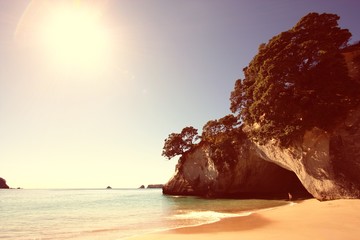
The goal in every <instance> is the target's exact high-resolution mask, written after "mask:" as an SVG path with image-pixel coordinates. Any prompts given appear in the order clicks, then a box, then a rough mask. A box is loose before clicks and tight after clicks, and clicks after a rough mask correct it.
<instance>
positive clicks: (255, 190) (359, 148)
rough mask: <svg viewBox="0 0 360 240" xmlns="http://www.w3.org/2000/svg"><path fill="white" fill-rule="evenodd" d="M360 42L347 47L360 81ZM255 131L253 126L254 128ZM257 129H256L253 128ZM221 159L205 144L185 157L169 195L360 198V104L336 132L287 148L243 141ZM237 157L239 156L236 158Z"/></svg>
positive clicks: (318, 133) (314, 132)
mask: <svg viewBox="0 0 360 240" xmlns="http://www.w3.org/2000/svg"><path fill="white" fill-rule="evenodd" d="M359 46H360V43H359V44H357V45H354V46H353V47H352V48H349V49H348V50H347V51H345V52H344V53H343V54H344V58H345V61H346V64H347V66H348V70H349V71H348V73H349V76H350V77H351V78H352V79H354V81H360V80H359V79H360V49H359ZM248 128H249V129H250V127H248ZM250 131H251V130H250ZM226 148H227V149H226V151H225V152H228V151H230V152H233V153H234V154H232V157H225V158H222V159H221V161H219V160H218V159H217V157H216V155H217V154H216V151H217V150H216V149H214V148H213V146H211V145H210V144H206V143H201V144H199V145H197V146H196V147H194V148H193V149H192V150H191V151H189V152H187V153H185V154H183V155H182V157H181V158H180V159H179V163H178V165H177V168H176V172H175V175H174V176H173V177H172V178H171V179H170V180H169V182H168V183H167V184H165V185H164V188H163V192H164V193H165V194H176V195H198V196H210V197H211V196H212V197H239V198H286V196H287V193H291V195H292V196H294V197H295V198H296V197H306V196H308V194H311V195H312V196H313V197H315V198H317V199H319V200H331V199H340V198H360V174H359V173H360V106H358V107H357V108H355V109H352V110H351V111H349V113H348V115H347V117H345V119H343V120H342V121H339V122H338V123H337V124H336V125H335V126H334V127H333V128H332V130H331V131H329V132H326V131H323V130H321V129H318V128H313V129H311V130H309V131H307V132H305V134H304V136H303V138H302V139H301V140H298V141H293V143H292V144H290V146H288V147H286V148H285V147H282V146H281V145H280V144H279V143H278V142H277V141H276V140H271V141H269V142H267V143H265V144H262V145H260V144H257V143H256V142H254V141H252V140H251V139H243V140H241V141H239V142H237V143H236V144H234V145H232V146H231V147H230V148H229V146H226ZM234 156H235V157H234Z"/></svg>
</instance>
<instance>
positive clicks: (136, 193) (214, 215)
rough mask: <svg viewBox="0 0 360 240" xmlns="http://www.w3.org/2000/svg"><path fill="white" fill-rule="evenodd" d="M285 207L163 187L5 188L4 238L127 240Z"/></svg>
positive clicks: (0, 229)
mask: <svg viewBox="0 0 360 240" xmlns="http://www.w3.org/2000/svg"><path fill="white" fill-rule="evenodd" d="M283 204H286V202H284V201H266V200H226V199H217V200H209V199H200V198H195V197H173V196H164V195H162V193H161V189H111V190H105V189H104V190H103V189H76V190H75V189H70V190H23V189H21V190H16V189H10V190H0V219H1V224H0V239H7V240H25V239H26V240H52V239H79V240H80V239H102V240H103V239H104V240H106V239H109V240H113V239H123V238H127V237H131V236H134V235H139V234H144V233H149V232H154V231H161V230H167V229H173V228H178V227H184V226H192V225H200V224H205V223H210V222H215V221H218V220H220V219H221V218H225V217H233V216H242V215H243V216H245V215H247V214H248V213H249V212H250V211H253V210H254V209H260V208H269V207H274V206H279V205H283Z"/></svg>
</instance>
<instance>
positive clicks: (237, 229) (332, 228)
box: [131, 199, 360, 240]
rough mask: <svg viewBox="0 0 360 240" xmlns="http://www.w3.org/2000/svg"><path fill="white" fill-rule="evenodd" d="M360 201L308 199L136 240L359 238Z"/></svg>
mask: <svg viewBox="0 0 360 240" xmlns="http://www.w3.org/2000/svg"><path fill="white" fill-rule="evenodd" d="M359 226H360V200H336V201H327V202H319V201H317V200H315V199H311V200H306V201H303V202H300V203H296V204H293V205H287V206H282V207H277V208H274V209H268V210H263V211H260V212H257V213H253V214H251V215H250V216H246V217H234V218H226V219H223V220H221V221H219V222H216V223H212V224H206V225H201V226H197V227H187V228H180V229H175V230H170V231H166V232H161V233H155V234H148V235H143V236H138V237H134V238H131V239H132V240H153V239H154V240H155V239H175V240H177V239H178V240H184V239H197V240H202V239H204V240H205V239H206V240H211V239H224V240H226V239H229V240H230V239H242V240H248V239H249V240H250V239H251V240H257V239H291V240H296V239H316V240H331V239H334V240H335V239H337V240H338V239H346V240H350V239H354V240H355V239H359V237H360V228H359Z"/></svg>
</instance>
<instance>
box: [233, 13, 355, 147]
mask: <svg viewBox="0 0 360 240" xmlns="http://www.w3.org/2000/svg"><path fill="white" fill-rule="evenodd" d="M338 20H339V17H338V16H337V15H335V14H326V13H324V14H318V13H310V14H308V15H306V16H305V17H303V18H302V19H301V20H300V21H299V22H298V23H297V24H296V25H295V26H294V27H293V28H292V29H290V30H288V31H286V32H282V33H281V34H279V35H277V36H275V37H273V38H272V39H270V41H269V42H268V43H266V44H262V45H260V47H259V51H258V54H257V55H256V56H255V57H254V58H253V60H252V61H251V62H250V63H249V65H248V66H247V67H246V68H244V70H243V71H244V76H245V78H244V79H239V80H237V81H236V83H235V88H234V90H233V92H232V93H231V97H230V101H231V107H230V109H231V111H232V112H233V113H235V114H237V117H238V118H240V119H241V120H242V121H244V122H245V123H246V124H248V125H250V126H252V127H253V128H252V131H251V132H250V135H251V137H253V138H255V139H256V140H258V141H259V142H260V143H261V142H265V141H267V140H269V139H271V138H275V139H279V140H280V141H281V142H282V143H284V144H286V143H287V142H289V141H290V140H291V139H293V138H294V137H296V136H301V134H302V133H303V132H304V130H306V129H310V128H312V127H314V126H317V127H319V128H322V129H324V130H328V129H329V128H331V126H332V125H333V124H334V122H336V121H337V119H339V118H341V117H342V116H344V114H345V113H346V111H347V109H349V107H351V106H353V105H354V104H357V102H358V98H359V97H358V96H359V95H358V94H359V85H358V83H357V82H355V81H353V80H351V79H350V78H349V77H348V74H347V68H346V65H345V62H344V58H343V56H342V55H341V49H343V48H344V47H346V46H347V44H348V41H349V39H350V37H351V33H350V32H349V31H348V30H347V29H341V28H340V27H339V26H338V22H337V21H338Z"/></svg>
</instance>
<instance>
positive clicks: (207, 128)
mask: <svg viewBox="0 0 360 240" xmlns="http://www.w3.org/2000/svg"><path fill="white" fill-rule="evenodd" d="M238 125H239V123H238V120H237V118H236V117H235V116H234V115H232V114H229V115H226V116H225V117H222V118H220V119H218V120H210V121H208V122H207V123H206V124H205V125H204V127H203V131H202V135H201V139H202V140H203V141H208V142H214V139H215V138H216V137H217V136H218V135H219V134H227V133H229V132H230V131H231V130H233V129H234V128H236V127H237V126H238Z"/></svg>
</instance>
